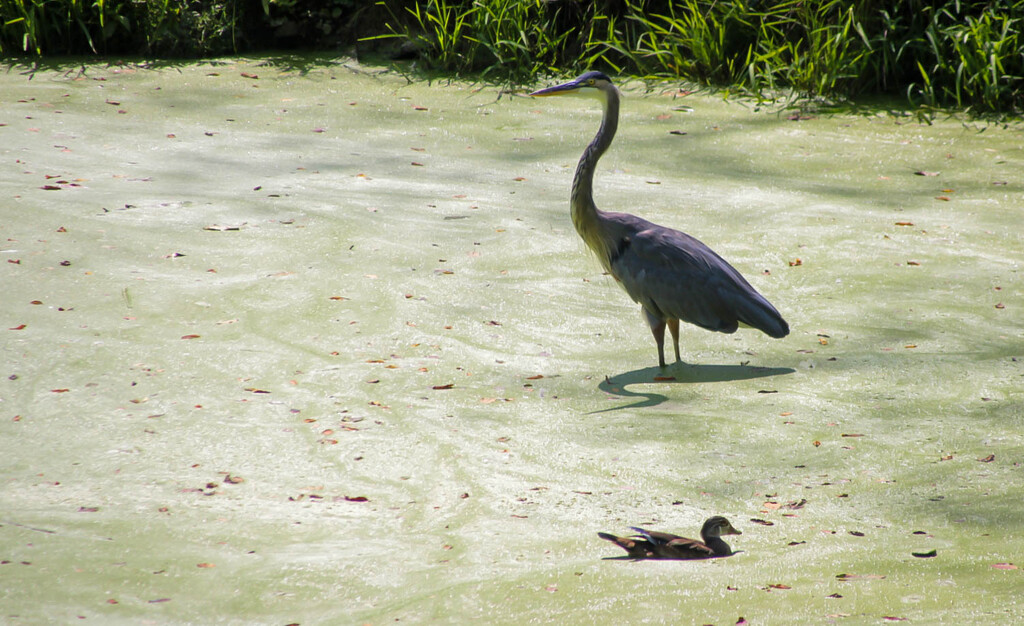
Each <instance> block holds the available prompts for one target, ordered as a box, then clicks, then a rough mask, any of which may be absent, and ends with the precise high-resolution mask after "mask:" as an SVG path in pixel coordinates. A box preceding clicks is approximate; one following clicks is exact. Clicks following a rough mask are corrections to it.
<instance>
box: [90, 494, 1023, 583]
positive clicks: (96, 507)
mask: <svg viewBox="0 0 1024 626" xmlns="http://www.w3.org/2000/svg"><path fill="white" fill-rule="evenodd" d="M99 510H100V507H98V506H80V507H78V512H79V513H96V512H97V511H99ZM1014 569H1016V568H1014Z"/></svg>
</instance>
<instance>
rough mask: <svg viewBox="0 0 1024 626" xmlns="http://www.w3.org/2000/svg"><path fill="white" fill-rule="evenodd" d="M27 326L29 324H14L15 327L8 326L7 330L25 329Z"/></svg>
mask: <svg viewBox="0 0 1024 626" xmlns="http://www.w3.org/2000/svg"><path fill="white" fill-rule="evenodd" d="M26 327H27V324H18V325H17V326H14V327H13V328H8V329H7V330H25V328H26Z"/></svg>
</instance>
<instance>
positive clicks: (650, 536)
mask: <svg viewBox="0 0 1024 626" xmlns="http://www.w3.org/2000/svg"><path fill="white" fill-rule="evenodd" d="M630 529H632V530H635V531H636V532H637V534H635V535H631V536H629V537H618V536H616V535H612V534H610V533H597V536H598V537H600V538H601V539H604V540H605V541H610V542H612V543H614V544H615V545H617V546H619V547H620V548H622V549H623V550H625V551H626V552H627V553H629V556H630V557H632V558H634V559H688V560H689V559H714V558H719V557H724V556H732V555H733V551H732V548H730V547H729V544H727V543H726V542H725V541H724V540H723V539H722V535H742V534H743V533H741V532H740V531H739V530H737V529H736V528H734V527H733V525H732V524H731V523H729V520H727V519H725V518H724V517H722V516H721V515H715V516H714V517H710V518H708V520H707V521H706V522H704V526H702V527H701V529H700V537H701V539H702V541H697V540H696V539H689V538H687V537H680V536H679V535H673V534H671V533H663V532H659V531H656V530H647V529H645V528H640V527H638V526H630Z"/></svg>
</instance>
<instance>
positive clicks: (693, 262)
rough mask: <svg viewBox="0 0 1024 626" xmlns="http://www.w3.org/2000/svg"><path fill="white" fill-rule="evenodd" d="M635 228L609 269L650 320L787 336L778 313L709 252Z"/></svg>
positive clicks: (689, 240)
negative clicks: (743, 327) (652, 317)
mask: <svg viewBox="0 0 1024 626" xmlns="http://www.w3.org/2000/svg"><path fill="white" fill-rule="evenodd" d="M638 222H639V221H638ZM638 225H639V226H641V227H640V228H638V229H637V230H635V231H633V232H632V233H631V234H629V235H626V236H625V237H623V238H622V241H621V242H620V245H619V247H618V249H617V250H616V254H614V255H613V258H612V263H611V269H612V274H613V275H614V276H615V278H617V279H618V280H619V281H620V282H621V283H622V286H623V287H624V288H625V289H626V292H627V293H628V294H629V295H630V297H631V298H633V300H635V301H636V302H638V303H640V305H641V306H643V307H644V308H645V309H647V310H648V311H649V312H651V313H652V314H654V315H655V316H656V317H658V318H660V319H678V320H682V321H684V322H688V323H690V324H695V325H697V326H700V327H702V328H706V329H708V330H715V331H719V332H724V333H731V332H735V331H736V328H737V325H738V322H743V323H744V324H747V325H749V326H753V327H754V328H758V329H760V330H762V331H764V332H765V333H767V334H769V335H771V336H773V337H782V336H785V335H786V334H787V333H788V332H789V328H788V326H787V325H786V323H785V321H784V320H783V319H782V317H781V316H780V315H779V313H778V311H776V310H775V308H774V307H773V306H772V305H771V304H770V303H769V302H768V301H767V300H765V298H764V297H763V296H761V294H759V293H758V292H757V291H756V290H755V289H754V288H753V287H751V286H750V283H748V282H747V281H746V280H745V279H744V278H743V276H741V275H740V273H739V272H737V271H736V269H735V268H733V267H732V266H731V265H729V263H727V262H726V261H725V259H723V258H722V257H720V256H718V255H717V254H715V252H714V251H713V250H711V248H709V247H707V246H706V245H704V244H703V243H702V242H701V241H699V240H697V239H695V238H693V237H691V236H690V235H687V234H686V233H683V232H680V231H678V230H674V229H671V228H665V227H663V226H657V225H655V224H651V223H650V222H643V223H642V224H639V223H638Z"/></svg>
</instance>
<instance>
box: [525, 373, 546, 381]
mask: <svg viewBox="0 0 1024 626" xmlns="http://www.w3.org/2000/svg"><path fill="white" fill-rule="evenodd" d="M541 378H544V374H534V375H533V376H527V377H526V380H540V379H541Z"/></svg>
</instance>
